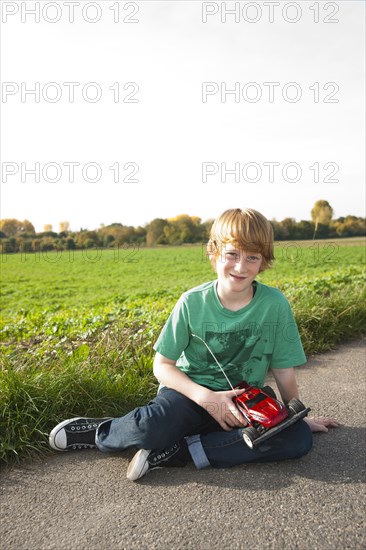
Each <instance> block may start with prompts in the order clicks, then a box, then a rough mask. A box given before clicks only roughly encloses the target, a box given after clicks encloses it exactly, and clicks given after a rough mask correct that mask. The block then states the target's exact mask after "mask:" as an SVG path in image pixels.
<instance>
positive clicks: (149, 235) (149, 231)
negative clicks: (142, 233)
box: [146, 218, 168, 246]
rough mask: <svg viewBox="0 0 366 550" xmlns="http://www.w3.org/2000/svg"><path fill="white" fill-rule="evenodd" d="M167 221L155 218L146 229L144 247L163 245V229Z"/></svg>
mask: <svg viewBox="0 0 366 550" xmlns="http://www.w3.org/2000/svg"><path fill="white" fill-rule="evenodd" d="M167 223H168V222H167V220H164V219H162V218H155V219H154V220H152V221H151V222H150V223H149V224H148V225H147V227H146V246H154V245H155V244H165V243H166V241H165V234H164V227H165V226H166V225H167Z"/></svg>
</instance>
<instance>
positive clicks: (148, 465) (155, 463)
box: [127, 443, 186, 481]
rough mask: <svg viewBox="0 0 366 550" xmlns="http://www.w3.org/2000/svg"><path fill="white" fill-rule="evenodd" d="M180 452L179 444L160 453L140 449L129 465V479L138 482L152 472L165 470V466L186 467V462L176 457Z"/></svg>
mask: <svg viewBox="0 0 366 550" xmlns="http://www.w3.org/2000/svg"><path fill="white" fill-rule="evenodd" d="M179 450H180V446H179V444H178V443H176V444H175V445H173V447H172V448H171V449H169V450H164V451H159V452H155V451H149V450H147V449H140V450H139V451H138V452H137V453H136V454H135V456H134V457H133V459H132V460H131V462H130V464H129V465H128V469H127V479H129V480H130V481H137V480H138V479H140V478H141V477H143V476H144V475H145V474H147V473H148V472H149V471H150V470H155V469H156V468H163V467H164V466H180V467H181V466H185V465H186V462H183V461H182V460H179V459H178V458H176V457H174V455H175V454H176V453H177V452H178V451H179Z"/></svg>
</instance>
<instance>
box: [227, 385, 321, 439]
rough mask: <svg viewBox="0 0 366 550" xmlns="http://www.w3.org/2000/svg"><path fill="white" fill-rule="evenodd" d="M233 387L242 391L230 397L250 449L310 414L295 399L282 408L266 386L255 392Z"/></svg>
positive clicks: (245, 387) (239, 386) (250, 388)
mask: <svg viewBox="0 0 366 550" xmlns="http://www.w3.org/2000/svg"><path fill="white" fill-rule="evenodd" d="M235 388H238V389H245V390H246V391H245V392H244V393H242V394H241V395H239V396H238V397H234V399H233V401H234V403H235V404H236V406H237V407H238V409H239V410H240V412H241V413H242V414H243V416H244V417H245V420H246V421H247V422H248V427H247V428H244V429H243V438H244V441H245V443H246V444H247V445H248V447H250V448H251V449H254V447H257V446H258V445H260V444H261V443H262V442H263V441H265V440H266V439H268V438H270V437H272V436H273V435H275V434H277V433H279V432H280V431H282V430H284V429H285V428H287V427H288V426H291V425H292V424H294V423H295V422H297V421H298V420H300V419H301V418H303V417H304V416H306V415H307V414H308V412H309V411H310V409H309V408H307V407H305V405H303V404H302V403H301V401H299V400H298V399H291V401H289V402H288V404H287V406H285V405H284V404H283V403H281V401H278V400H277V399H276V394H275V392H274V391H273V389H272V388H271V387H269V386H265V387H264V388H262V389H259V388H254V387H253V386H250V385H249V384H247V382H241V383H240V384H238V385H237V386H235Z"/></svg>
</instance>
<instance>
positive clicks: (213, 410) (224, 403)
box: [198, 389, 247, 432]
mask: <svg viewBox="0 0 366 550" xmlns="http://www.w3.org/2000/svg"><path fill="white" fill-rule="evenodd" d="M244 391H245V390H244V389H243V390H235V391H234V390H228V391H211V390H207V392H205V393H204V395H203V396H202V398H201V399H200V401H199V402H198V404H199V405H200V406H201V407H202V408H203V409H205V410H206V411H207V412H208V413H209V414H210V415H211V416H212V417H213V418H214V419H215V420H216V422H218V423H219V424H220V426H221V428H223V429H224V430H225V431H227V432H228V431H230V430H233V429H234V428H243V427H244V426H246V425H247V422H246V420H245V418H244V416H243V415H242V413H241V412H240V411H239V409H238V408H237V407H236V405H235V403H234V401H233V397H235V396H237V395H241V394H242V393H244Z"/></svg>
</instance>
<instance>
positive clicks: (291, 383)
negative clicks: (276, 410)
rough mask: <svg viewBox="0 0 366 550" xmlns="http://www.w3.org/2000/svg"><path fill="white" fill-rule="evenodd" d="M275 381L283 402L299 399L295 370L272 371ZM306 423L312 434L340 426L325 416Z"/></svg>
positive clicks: (306, 420)
mask: <svg viewBox="0 0 366 550" xmlns="http://www.w3.org/2000/svg"><path fill="white" fill-rule="evenodd" d="M271 370H272V372H273V376H274V379H275V380H276V384H277V387H278V391H279V392H280V394H281V397H282V400H283V402H284V403H285V404H287V403H288V402H289V401H290V399H293V398H296V399H298V398H299V391H298V389H297V384H296V378H295V372H294V369H293V368H288V369H273V368H272V369H271ZM304 420H305V422H306V423H307V424H308V425H309V427H310V429H311V431H312V432H327V431H328V428H327V426H331V427H333V428H337V427H338V426H339V424H338V422H337V421H336V420H333V419H330V418H326V417H325V416H319V417H317V418H313V417H310V418H309V417H307V418H304Z"/></svg>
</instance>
